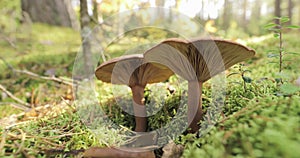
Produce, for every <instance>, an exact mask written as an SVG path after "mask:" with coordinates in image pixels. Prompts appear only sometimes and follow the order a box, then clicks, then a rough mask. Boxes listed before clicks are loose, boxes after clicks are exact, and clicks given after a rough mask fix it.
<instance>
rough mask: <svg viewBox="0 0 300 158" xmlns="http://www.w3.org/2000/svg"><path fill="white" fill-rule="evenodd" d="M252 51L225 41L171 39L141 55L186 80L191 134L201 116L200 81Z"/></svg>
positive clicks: (195, 129)
mask: <svg viewBox="0 0 300 158" xmlns="http://www.w3.org/2000/svg"><path fill="white" fill-rule="evenodd" d="M254 54H255V51H254V50H252V49H250V48H247V47H245V46H243V45H241V44H238V43H235V42H231V41H227V40H220V39H197V40H193V41H186V40H181V39H176V38H174V39H168V40H165V41H163V42H161V43H160V44H158V45H156V46H154V47H152V48H151V49H149V50H148V51H146V52H145V53H144V58H145V61H146V62H151V63H159V64H162V65H165V66H166V67H169V68H170V69H171V70H172V71H173V72H174V73H176V74H178V75H179V76H181V77H183V78H184V79H186V80H188V124H189V127H190V128H191V130H190V132H193V133H194V132H197V131H198V130H199V127H198V125H197V124H198V122H199V121H200V120H201V118H202V99H201V95H202V84H203V82H205V81H207V80H209V79H210V78H211V77H213V76H215V75H217V74H218V73H220V72H223V71H225V70H226V69H228V68H229V67H231V66H233V65H234V64H236V63H238V62H241V61H244V60H246V59H249V58H251V57H252V56H254Z"/></svg>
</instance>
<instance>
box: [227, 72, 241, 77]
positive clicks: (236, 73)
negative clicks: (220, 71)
mask: <svg viewBox="0 0 300 158" xmlns="http://www.w3.org/2000/svg"><path fill="white" fill-rule="evenodd" d="M239 74H240V73H238V72H233V73H230V74H229V75H227V77H229V76H232V75H239Z"/></svg>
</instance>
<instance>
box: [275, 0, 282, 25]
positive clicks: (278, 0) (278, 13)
mask: <svg viewBox="0 0 300 158" xmlns="http://www.w3.org/2000/svg"><path fill="white" fill-rule="evenodd" d="M280 5H281V0H275V12H274V14H275V17H281V9H280ZM275 23H276V24H279V19H275Z"/></svg>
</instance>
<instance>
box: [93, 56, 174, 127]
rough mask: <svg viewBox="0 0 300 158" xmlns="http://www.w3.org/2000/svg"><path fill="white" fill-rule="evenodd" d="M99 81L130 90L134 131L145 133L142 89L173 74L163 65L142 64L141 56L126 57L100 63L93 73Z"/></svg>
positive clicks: (145, 115)
mask: <svg viewBox="0 0 300 158" xmlns="http://www.w3.org/2000/svg"><path fill="white" fill-rule="evenodd" d="M95 75H96V77H97V78H98V79H99V80H102V81H104V82H108V83H112V84H124V85H127V86H129V87H130V88H131V92H132V96H133V110H134V115H135V124H136V127H135V131H136V132H145V131H146V128H147V118H146V117H147V114H146V108H145V106H144V102H143V98H144V88H145V86H146V84H148V83H157V82H162V81H165V80H167V79H168V78H169V77H170V76H171V75H173V72H172V71H171V70H170V69H168V68H167V67H165V66H163V65H159V64H156V66H154V65H153V64H151V63H144V60H143V55H142V54H134V55H126V56H121V57H117V58H114V59H112V60H109V61H106V62H104V63H102V64H101V65H100V66H99V67H98V68H97V69H96V72H95Z"/></svg>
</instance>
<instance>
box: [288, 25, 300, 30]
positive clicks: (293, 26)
mask: <svg viewBox="0 0 300 158" xmlns="http://www.w3.org/2000/svg"><path fill="white" fill-rule="evenodd" d="M285 28H289V29H299V28H300V26H298V25H288V26H285Z"/></svg>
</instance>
